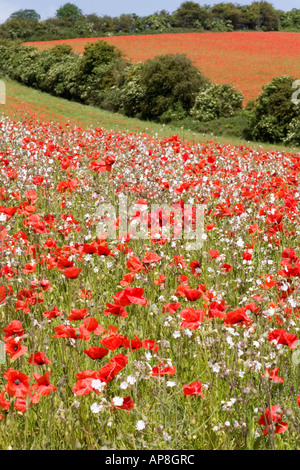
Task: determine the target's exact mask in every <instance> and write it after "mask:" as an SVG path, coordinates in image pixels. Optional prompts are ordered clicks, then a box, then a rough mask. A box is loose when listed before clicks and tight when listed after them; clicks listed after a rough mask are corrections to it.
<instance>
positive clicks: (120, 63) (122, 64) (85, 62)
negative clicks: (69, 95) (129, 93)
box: [78, 41, 129, 106]
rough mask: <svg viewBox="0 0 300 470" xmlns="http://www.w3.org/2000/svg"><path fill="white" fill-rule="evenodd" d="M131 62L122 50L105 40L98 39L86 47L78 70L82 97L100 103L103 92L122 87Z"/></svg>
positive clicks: (88, 101) (89, 102)
mask: <svg viewBox="0 0 300 470" xmlns="http://www.w3.org/2000/svg"><path fill="white" fill-rule="evenodd" d="M128 67H129V62H128V61H127V60H126V59H124V58H123V57H122V54H121V52H120V51H119V50H118V49H116V48H115V47H114V46H112V45H110V44H108V43H107V42H105V41H97V42H96V43H93V44H88V45H87V46H86V47H85V51H84V54H83V57H82V58H81V61H80V66H79V70H78V83H79V85H80V88H81V92H80V98H81V99H82V100H83V101H84V102H86V103H88V104H95V105H100V106H101V102H102V99H103V92H104V91H107V90H108V89H110V88H112V87H114V86H119V87H121V86H122V85H123V83H124V80H125V74H126V70H127V68H128Z"/></svg>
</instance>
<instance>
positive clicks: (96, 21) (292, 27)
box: [0, 1, 300, 41]
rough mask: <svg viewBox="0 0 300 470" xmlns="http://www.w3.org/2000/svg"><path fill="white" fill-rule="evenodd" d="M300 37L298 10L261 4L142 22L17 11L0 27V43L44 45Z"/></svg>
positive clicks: (66, 10)
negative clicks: (229, 35)
mask: <svg viewBox="0 0 300 470" xmlns="http://www.w3.org/2000/svg"><path fill="white" fill-rule="evenodd" d="M280 30H281V31H282V30H284V31H300V9H295V8H294V9H292V10H291V11H288V12H284V11H281V10H277V9H275V8H274V7H273V5H272V4H271V3H268V2H266V1H254V2H252V3H251V4H249V5H239V4H234V3H218V4H216V5H214V6H208V5H204V6H200V5H199V4H198V3H196V2H192V1H186V2H184V3H182V4H181V5H180V6H179V8H178V9H177V10H176V11H174V12H172V13H169V12H167V11H166V10H161V11H159V12H155V13H153V14H152V15H148V16H138V15H136V14H135V13H132V14H122V15H120V16H118V17H111V16H108V15H102V16H99V15H97V14H96V13H91V14H83V12H82V10H81V9H80V8H78V7H77V6H76V5H74V4H72V3H66V4H64V5H63V6H61V7H60V8H59V9H58V10H57V11H56V14H55V16H54V17H53V18H49V19H46V20H44V21H41V17H40V15H39V14H38V13H37V12H36V11H35V10H30V9H23V10H19V11H16V12H14V13H12V15H11V16H10V17H9V18H8V19H7V20H6V21H5V22H4V23H3V24H1V25H0V39H9V40H22V41H43V40H45V41H48V40H55V39H71V38H77V37H100V36H107V35H117V34H123V35H124V34H145V33H147V34H149V33H168V32H184V31H198V32H201V31H218V32H228V31H280Z"/></svg>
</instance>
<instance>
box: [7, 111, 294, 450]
mask: <svg viewBox="0 0 300 470" xmlns="http://www.w3.org/2000/svg"><path fill="white" fill-rule="evenodd" d="M299 171H300V155H299V154H291V153H287V152H285V153H284V152H279V151H266V150H257V149H251V148H248V147H245V146H240V147H234V146H230V145H220V144H215V143H210V144H206V145H201V144H191V143H186V142H182V141H180V139H179V138H178V137H177V136H173V137H171V138H166V139H161V140H159V139H155V138H151V137H149V136H147V135H146V134H142V133H140V134H132V133H128V132H127V133H126V132H122V133H121V132H119V133H117V132H113V131H106V130H104V129H102V128H100V127H97V128H95V129H82V128H78V127H69V128H68V127H66V126H62V125H57V124H54V123H47V124H46V123H45V124H42V123H40V122H37V121H35V120H34V119H32V120H27V121H26V122H25V121H24V122H21V121H13V120H11V119H9V118H5V117H3V118H1V120H0V252H1V257H0V319H1V320H0V325H1V340H2V343H1V354H0V362H1V364H0V429H1V432H0V448H1V449H8V448H10V449H61V450H63V449H118V450H124V449H130V450H136V449H152V450H155V449H157V450H162V449H174V450H176V449H296V448H299V431H300V420H299V418H300V411H299V406H300V395H299V387H300V377H299V364H300V347H299V342H298V338H299V313H300V302H299V287H300V283H299V277H300V259H299V257H298V256H300V255H299V233H300V232H299V200H300V191H299ZM121 196H122V197H125V196H126V197H127V202H128V206H130V209H131V210H130V211H128V212H127V214H126V215H125V216H124V214H123V213H122V214H120V213H119V212H118V207H119V200H120V197H121ZM104 204H106V205H107V206H108V205H110V206H111V207H114V208H115V209H116V211H115V213H114V212H113V211H111V212H110V213H108V214H106V215H103V213H101V207H104V206H103V205H104ZM155 204H156V205H157V206H156V209H155V210H154V209H153V207H155V206H154V205H155ZM198 205H202V206H205V208H206V209H205V215H204V226H203V229H204V230H203V234H202V237H201V239H202V241H201V244H199V246H198V247H197V248H195V247H194V248H193V249H191V246H190V244H189V241H188V240H186V239H185V238H184V237H180V234H182V233H183V231H184V229H185V225H186V224H190V226H191V227H192V228H195V227H196V223H197V221H196V208H197V207H198ZM157 207H158V208H157ZM166 207H167V208H169V209H168V210H166ZM101 214H102V215H101ZM106 226H107V227H110V229H112V228H113V230H114V231H115V234H116V235H115V237H111V236H109V234H110V232H109V230H108V229H107V230H105V227H106ZM136 227H139V228H140V232H138V231H136V230H135V229H134V228H136ZM141 233H143V236H141Z"/></svg>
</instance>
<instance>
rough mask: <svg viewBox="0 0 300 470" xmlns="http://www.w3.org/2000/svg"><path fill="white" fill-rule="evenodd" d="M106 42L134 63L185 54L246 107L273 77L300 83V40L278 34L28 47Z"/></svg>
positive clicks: (144, 38) (76, 48)
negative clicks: (232, 89) (232, 90)
mask: <svg viewBox="0 0 300 470" xmlns="http://www.w3.org/2000/svg"><path fill="white" fill-rule="evenodd" d="M97 39H104V40H105V41H107V42H108V43H109V44H112V45H114V46H116V47H117V48H118V49H120V50H121V51H123V52H124V54H125V56H126V57H128V58H129V59H130V60H131V61H132V62H133V63H136V62H138V61H145V60H147V59H151V58H153V57H155V56H157V55H162V54H168V53H181V54H183V53H184V54H186V55H187V56H188V57H189V58H190V59H191V60H192V61H193V63H194V64H195V65H197V66H198V67H199V68H200V69H201V71H202V72H203V73H204V74H205V75H207V76H208V77H209V78H210V79H211V80H212V81H213V82H214V83H220V84H223V83H230V84H232V85H233V86H235V87H236V88H237V89H238V90H240V91H241V92H242V93H243V95H244V97H245V102H246V101H248V100H249V99H255V98H256V97H257V96H258V95H259V93H260V92H261V90H262V87H263V86H264V85H266V84H267V83H269V82H270V81H271V80H272V78H273V77H275V76H281V75H289V76H292V77H294V78H295V79H300V64H299V50H300V35H299V34H298V33H285V32H284V33H281V32H267V33H263V32H234V33H183V34H160V35H143V36H118V37H109V38H108V37H106V38H83V39H66V40H58V41H48V42H36V43H26V44H28V45H29V44H31V45H35V46H36V47H37V48H38V49H39V50H40V51H42V50H44V49H48V48H50V47H53V46H54V45H55V44H61V43H63V44H70V45H72V47H73V49H74V51H76V52H79V53H83V51H84V46H85V44H87V43H88V42H95V41H96V40H97Z"/></svg>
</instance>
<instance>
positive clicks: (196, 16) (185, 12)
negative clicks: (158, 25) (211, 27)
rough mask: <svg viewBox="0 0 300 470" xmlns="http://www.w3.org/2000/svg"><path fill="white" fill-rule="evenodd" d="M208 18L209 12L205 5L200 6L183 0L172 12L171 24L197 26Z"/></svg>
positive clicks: (180, 26) (181, 26)
mask: <svg viewBox="0 0 300 470" xmlns="http://www.w3.org/2000/svg"><path fill="white" fill-rule="evenodd" d="M208 18H209V13H208V11H207V9H206V8H205V7H201V6H200V5H199V4H198V3H195V2H184V3H182V4H181V5H180V7H179V8H178V9H177V10H176V11H175V12H174V13H173V26H177V27H179V28H199V27H201V26H202V25H203V24H204V22H205V20H207V19H208Z"/></svg>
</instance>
